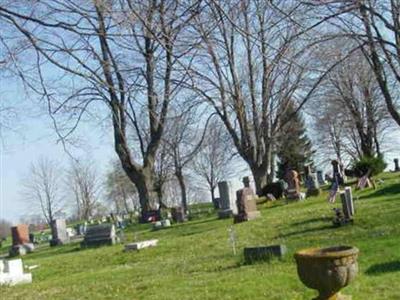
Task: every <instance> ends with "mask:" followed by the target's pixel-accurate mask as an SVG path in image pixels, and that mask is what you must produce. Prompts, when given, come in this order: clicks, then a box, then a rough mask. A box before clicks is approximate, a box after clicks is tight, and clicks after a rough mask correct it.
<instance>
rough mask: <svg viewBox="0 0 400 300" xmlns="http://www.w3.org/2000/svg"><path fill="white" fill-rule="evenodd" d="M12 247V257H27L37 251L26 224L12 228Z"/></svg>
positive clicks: (10, 252)
mask: <svg viewBox="0 0 400 300" xmlns="http://www.w3.org/2000/svg"><path fill="white" fill-rule="evenodd" d="M11 236H12V246H11V249H10V251H9V254H10V256H17V255H25V254H26V253H29V252H32V251H33V250H34V249H35V246H34V245H33V243H31V242H30V239H29V227H28V225H26V224H19V225H17V226H13V227H11Z"/></svg>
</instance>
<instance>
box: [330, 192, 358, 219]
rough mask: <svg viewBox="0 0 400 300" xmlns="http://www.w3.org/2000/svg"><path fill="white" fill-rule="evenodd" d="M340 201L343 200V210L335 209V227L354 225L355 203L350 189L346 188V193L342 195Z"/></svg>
mask: <svg viewBox="0 0 400 300" xmlns="http://www.w3.org/2000/svg"><path fill="white" fill-rule="evenodd" d="M340 199H341V200H342V209H339V208H335V209H334V211H335V218H334V219H333V225H334V226H343V225H346V224H352V223H353V216H354V203H353V196H352V194H351V188H350V187H346V188H345V191H344V192H341V193H340Z"/></svg>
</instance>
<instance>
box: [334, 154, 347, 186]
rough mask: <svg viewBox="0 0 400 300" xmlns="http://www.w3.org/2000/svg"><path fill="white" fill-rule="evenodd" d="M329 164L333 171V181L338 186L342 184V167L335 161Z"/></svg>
mask: <svg viewBox="0 0 400 300" xmlns="http://www.w3.org/2000/svg"><path fill="white" fill-rule="evenodd" d="M331 164H332V169H333V181H334V182H337V183H338V184H339V185H342V184H344V173H343V169H342V166H341V165H340V164H339V162H338V161H337V160H332V162H331Z"/></svg>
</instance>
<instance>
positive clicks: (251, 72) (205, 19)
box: [193, 0, 311, 191]
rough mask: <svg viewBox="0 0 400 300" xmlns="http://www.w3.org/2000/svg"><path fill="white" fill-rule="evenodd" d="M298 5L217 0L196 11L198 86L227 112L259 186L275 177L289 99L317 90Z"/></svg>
mask: <svg viewBox="0 0 400 300" xmlns="http://www.w3.org/2000/svg"><path fill="white" fill-rule="evenodd" d="M277 7H278V8H279V7H280V8H282V10H278V9H277ZM283 10H284V11H287V12H288V14H286V13H283ZM295 12H296V13H299V14H301V9H300V7H299V6H298V5H297V4H296V3H294V2H290V1H289V3H288V1H274V4H272V1H256V0H251V1H243V0H237V1H230V2H223V1H212V2H211V4H210V5H208V6H207V7H206V8H205V9H204V11H203V14H202V15H200V16H198V17H196V25H195V27H196V31H197V34H198V36H199V40H200V41H201V44H200V46H199V49H200V50H199V51H200V52H201V55H199V56H198V59H197V61H196V62H197V64H196V66H197V68H196V69H195V70H193V74H194V77H195V78H196V82H195V84H194V85H195V87H194V89H195V90H196V91H197V93H198V94H199V95H200V96H202V97H203V98H204V99H206V100H207V102H208V103H210V104H211V106H212V107H213V108H214V110H215V112H216V113H217V114H218V116H219V117H220V118H221V120H222V122H223V123H224V125H225V127H226V129H227V131H228V132H229V134H230V136H231V138H232V140H233V143H234V145H235V147H236V149H237V151H238V153H239V154H240V156H241V157H242V158H243V159H244V160H245V161H246V162H247V164H248V165H249V167H250V169H251V171H252V174H253V177H254V179H255V183H256V188H257V191H260V190H261V188H262V187H263V186H264V185H265V184H266V183H267V182H270V181H272V180H273V177H274V174H275V165H276V164H275V156H276V155H275V152H276V137H277V134H278V132H279V128H280V127H281V126H282V124H281V121H282V116H284V115H285V112H286V110H287V107H288V105H289V103H290V101H292V100H299V102H301V103H303V104H304V102H305V101H306V99H307V97H308V95H309V93H311V92H309V93H307V92H306V91H305V82H304V80H305V78H306V75H307V74H308V72H307V67H306V66H307V62H306V61H305V60H304V59H303V57H302V56H301V54H300V53H302V54H304V53H306V52H307V51H304V48H303V46H304V45H301V44H300V43H298V40H297V37H298V36H299V33H300V31H301V30H302V28H301V27H300V26H299V25H298V24H297V22H293V20H292V15H293V14H294V13H295ZM301 49H303V51H301ZM302 96H304V98H302ZM300 98H302V99H300ZM301 105H302V104H300V105H299V107H298V108H297V110H298V109H300V108H301ZM297 110H296V112H297Z"/></svg>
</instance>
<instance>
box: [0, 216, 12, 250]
mask: <svg viewBox="0 0 400 300" xmlns="http://www.w3.org/2000/svg"><path fill="white" fill-rule="evenodd" d="M11 225H12V224H11V222H9V221H7V220H4V219H0V248H1V246H2V242H3V240H4V239H6V238H7V237H8V236H9V235H10V228H11Z"/></svg>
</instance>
